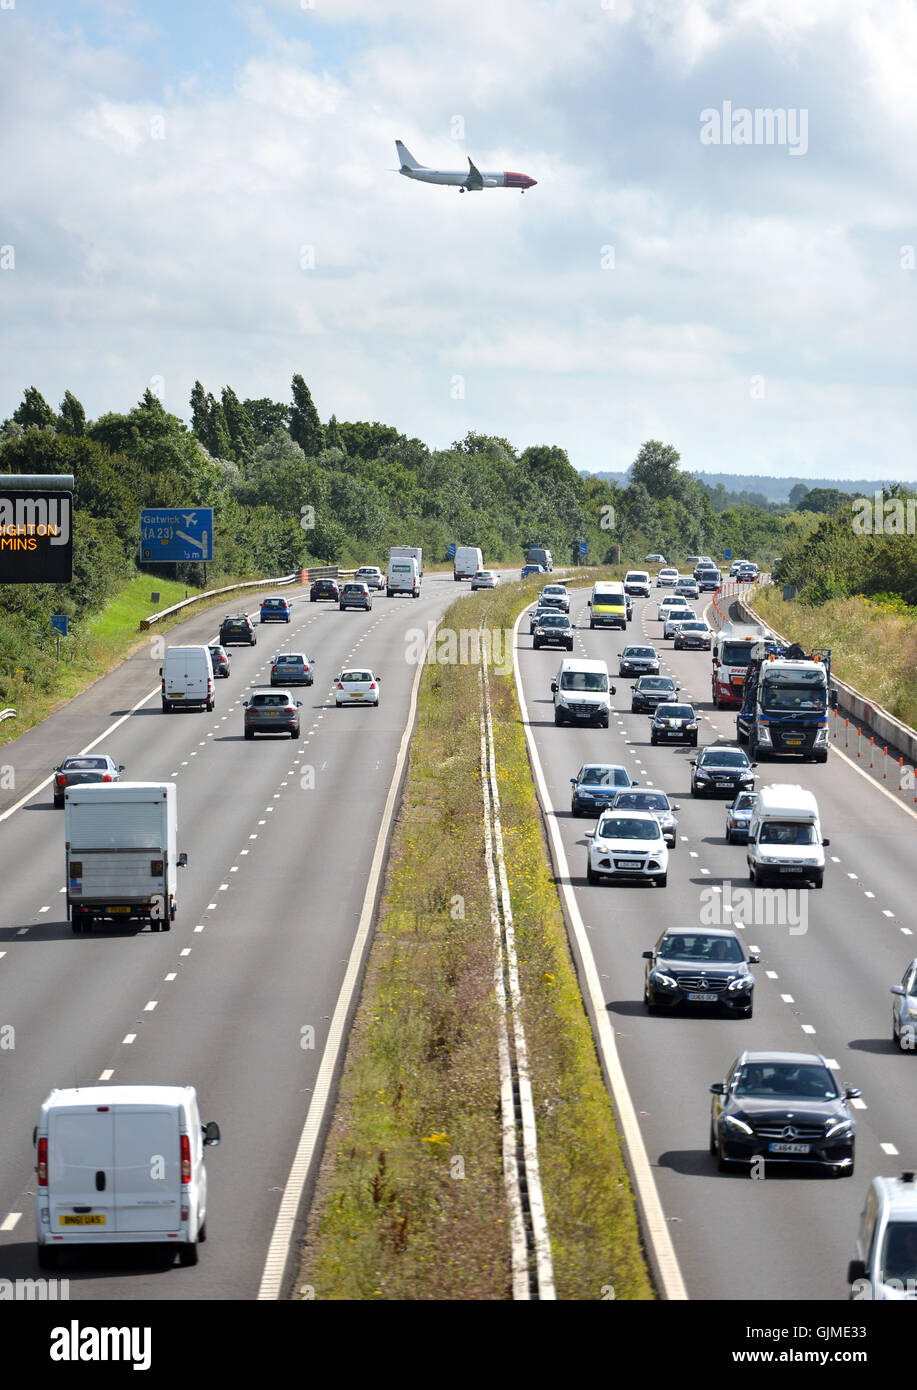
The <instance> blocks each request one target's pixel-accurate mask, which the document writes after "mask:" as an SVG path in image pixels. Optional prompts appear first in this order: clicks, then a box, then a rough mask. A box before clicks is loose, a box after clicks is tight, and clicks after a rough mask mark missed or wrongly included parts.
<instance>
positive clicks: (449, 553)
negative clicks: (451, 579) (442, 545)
mask: <svg viewBox="0 0 917 1390" xmlns="http://www.w3.org/2000/svg"><path fill="white" fill-rule="evenodd" d="M446 559H447V560H454V559H455V541H450V542H449V544H448V545H447V546H446Z"/></svg>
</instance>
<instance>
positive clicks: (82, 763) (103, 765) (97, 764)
mask: <svg viewBox="0 0 917 1390" xmlns="http://www.w3.org/2000/svg"><path fill="white" fill-rule="evenodd" d="M61 767H63V768H66V769H67V771H68V772H98V771H99V770H100V769H102V770H103V771H104V770H106V769H107V768H108V759H107V758H65V759H64V761H63V762H62V763H61Z"/></svg>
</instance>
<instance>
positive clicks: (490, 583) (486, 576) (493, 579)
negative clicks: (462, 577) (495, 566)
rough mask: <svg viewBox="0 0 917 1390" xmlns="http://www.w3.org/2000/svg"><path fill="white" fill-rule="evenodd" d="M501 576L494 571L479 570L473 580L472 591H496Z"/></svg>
mask: <svg viewBox="0 0 917 1390" xmlns="http://www.w3.org/2000/svg"><path fill="white" fill-rule="evenodd" d="M498 579H499V576H498V575H496V574H494V572H493V570H478V572H477V574H476V575H474V576H473V578H472V580H471V587H472V589H495V588H496V587H497V582H498Z"/></svg>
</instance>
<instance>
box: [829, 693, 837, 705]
mask: <svg viewBox="0 0 917 1390" xmlns="http://www.w3.org/2000/svg"><path fill="white" fill-rule="evenodd" d="M830 700H831V708H832V709H837V691H836V690H832V691H831V696H830Z"/></svg>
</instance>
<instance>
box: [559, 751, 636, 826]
mask: <svg viewBox="0 0 917 1390" xmlns="http://www.w3.org/2000/svg"><path fill="white" fill-rule="evenodd" d="M570 785H571V786H572V788H573V793H572V795H571V797H570V810H571V811H572V813H573V815H574V816H581V815H588V813H589V812H590V811H591V812H592V814H593V815H597V814H598V812H599V811H603V810H604V809H605V807H606V806H610V805H611V803H612V802H613V801H614V799H615V796H616V794H617V793H618V792H619V791H620V790H621V789H622V788H627V787H639V785H640V783H639V782H634V781H633V780H632V778H631V775H630V773H629V772H628V770H627V768H626V767H622V766H621V764H620V763H583V766H582V767H581V768H580V770H579V772H578V773H577V774H576V776H575V777H571V778H570Z"/></svg>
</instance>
